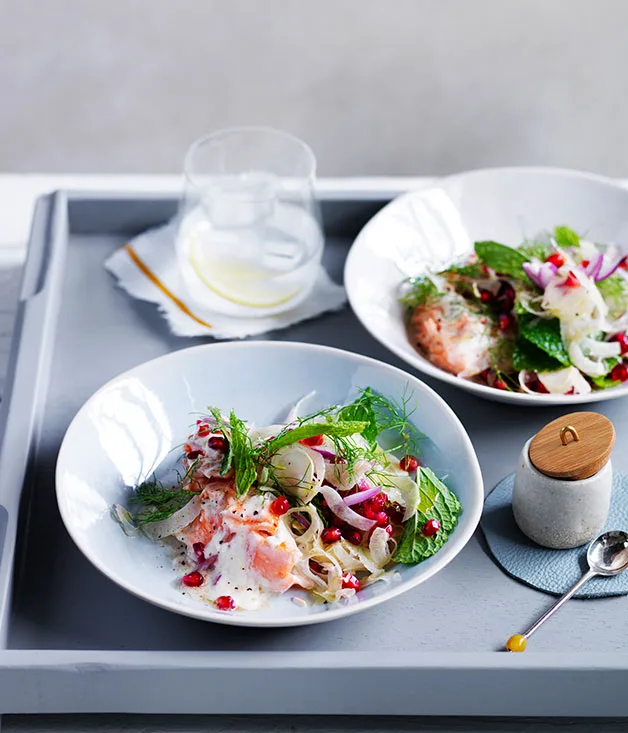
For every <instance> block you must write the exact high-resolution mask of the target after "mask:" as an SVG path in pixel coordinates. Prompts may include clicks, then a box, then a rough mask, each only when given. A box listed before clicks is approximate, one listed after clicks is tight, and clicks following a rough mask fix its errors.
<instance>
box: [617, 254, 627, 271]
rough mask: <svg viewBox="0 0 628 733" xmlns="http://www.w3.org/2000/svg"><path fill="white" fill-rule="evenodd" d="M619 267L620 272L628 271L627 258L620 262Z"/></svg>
mask: <svg viewBox="0 0 628 733" xmlns="http://www.w3.org/2000/svg"><path fill="white" fill-rule="evenodd" d="M619 266H620V267H621V269H622V270H628V256H626V257H624V259H623V260H622V261H621V262H620V264H619Z"/></svg>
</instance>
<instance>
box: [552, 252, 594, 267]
mask: <svg viewBox="0 0 628 733" xmlns="http://www.w3.org/2000/svg"><path fill="white" fill-rule="evenodd" d="M545 262H551V263H552V265H555V266H556V267H562V266H563V265H564V264H565V262H566V260H565V255H563V254H561V253H560V252H552V254H551V255H550V256H549V257H548V258H547V259H546V260H545ZM584 262H586V260H585V261H584ZM584 262H582V263H581V264H582V266H583V267H586V266H587V265H588V264H589V263H588V262H587V264H586V265H585V264H584Z"/></svg>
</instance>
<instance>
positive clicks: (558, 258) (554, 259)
mask: <svg viewBox="0 0 628 733" xmlns="http://www.w3.org/2000/svg"><path fill="white" fill-rule="evenodd" d="M545 262H551V263H552V265H556V267H562V266H563V265H564V264H565V262H566V260H565V256H564V255H562V254H561V253H560V252H552V254H551V255H550V256H549V257H548V258H547V259H546V260H545Z"/></svg>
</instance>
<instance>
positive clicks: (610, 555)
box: [587, 530, 628, 575]
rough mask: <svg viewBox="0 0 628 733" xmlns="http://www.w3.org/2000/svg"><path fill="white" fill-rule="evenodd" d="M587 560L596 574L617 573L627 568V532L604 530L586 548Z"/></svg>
mask: <svg viewBox="0 0 628 733" xmlns="http://www.w3.org/2000/svg"><path fill="white" fill-rule="evenodd" d="M587 562H588V563H589V567H590V568H591V570H592V571H593V572H594V573H595V574H596V575H618V574H619V573H621V572H623V571H624V570H626V568H628V533H627V532H622V531H621V530H613V531H612V532H604V534H601V535H600V536H599V537H596V538H595V539H594V540H593V542H591V544H590V545H589V549H588V550H587Z"/></svg>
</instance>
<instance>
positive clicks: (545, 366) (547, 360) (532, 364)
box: [512, 339, 563, 372]
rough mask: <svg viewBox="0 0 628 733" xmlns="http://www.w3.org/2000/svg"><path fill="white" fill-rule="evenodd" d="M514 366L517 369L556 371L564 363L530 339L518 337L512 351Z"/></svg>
mask: <svg viewBox="0 0 628 733" xmlns="http://www.w3.org/2000/svg"><path fill="white" fill-rule="evenodd" d="M512 366H513V368H514V369H515V370H516V371H518V372H519V371H530V372H555V371H556V370H557V369H562V368H563V365H562V364H561V363H560V362H559V361H558V360H557V359H554V358H553V357H552V356H550V355H549V354H547V353H546V352H545V351H542V350H541V349H539V347H538V346H535V345H534V344H533V343H531V342H530V341H526V340H525V339H517V341H516V342H515V346H514V349H513V352H512Z"/></svg>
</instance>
